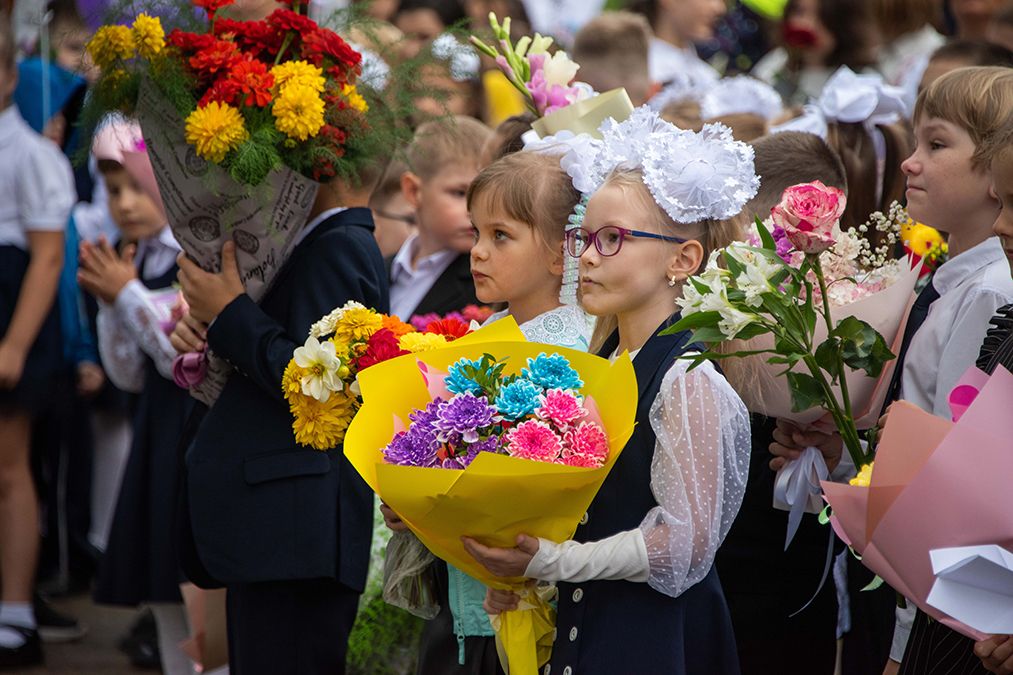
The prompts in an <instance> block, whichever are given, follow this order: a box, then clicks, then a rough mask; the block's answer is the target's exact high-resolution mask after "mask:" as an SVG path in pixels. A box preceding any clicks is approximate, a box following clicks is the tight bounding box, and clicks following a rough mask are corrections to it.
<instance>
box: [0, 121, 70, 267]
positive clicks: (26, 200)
mask: <svg viewBox="0 0 1013 675" xmlns="http://www.w3.org/2000/svg"><path fill="white" fill-rule="evenodd" d="M0 157H2V158H3V161H0V246H16V247H17V248H20V249H21V250H23V251H27V250H28V236H27V235H26V232H62V231H63V230H64V229H65V228H66V226H67V217H68V216H69V215H70V209H71V207H73V206H74V202H75V201H76V194H75V191H74V176H73V173H72V171H71V169H70V162H69V161H67V158H66V157H65V156H64V155H63V153H62V152H61V151H60V149H59V148H58V147H57V146H56V144H55V143H53V142H52V141H50V140H48V139H46V138H43V137H42V136H40V135H39V134H37V133H35V131H34V130H33V129H32V128H31V127H30V126H28V123H27V122H25V120H24V119H23V118H22V117H21V113H20V112H18V108H17V106H15V105H11V106H9V107H8V108H7V109H6V110H4V111H3V112H0Z"/></svg>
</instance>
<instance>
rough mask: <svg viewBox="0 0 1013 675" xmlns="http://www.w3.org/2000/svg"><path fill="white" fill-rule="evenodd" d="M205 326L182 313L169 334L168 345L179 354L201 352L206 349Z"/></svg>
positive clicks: (186, 313) (188, 313)
mask: <svg viewBox="0 0 1013 675" xmlns="http://www.w3.org/2000/svg"><path fill="white" fill-rule="evenodd" d="M206 341H207V326H205V325H204V324H203V323H201V322H200V321H198V320H197V319H195V318H193V317H192V316H191V315H190V312H184V313H183V315H182V316H180V317H179V321H177V322H176V325H175V326H174V327H173V329H172V333H170V334H169V343H170V344H171V345H172V348H173V349H175V350H176V351H177V352H179V353H180V354H187V353H189V352H202V351H204V348H205V347H207V342H206Z"/></svg>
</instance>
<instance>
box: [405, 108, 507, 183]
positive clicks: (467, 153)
mask: <svg viewBox="0 0 1013 675" xmlns="http://www.w3.org/2000/svg"><path fill="white" fill-rule="evenodd" d="M490 136H492V129H490V128H489V127H487V126H486V125H485V124H482V123H481V122H479V121H478V120H476V119H474V118H472V117H465V116H463V115H456V116H454V117H451V118H449V119H438V120H432V121H431V122H426V123H424V124H422V125H420V126H419V128H418V129H416V130H415V136H414V138H412V142H411V144H410V145H409V146H408V152H407V157H406V161H407V164H408V169H409V170H410V171H411V172H412V173H414V174H415V175H417V176H418V177H419V178H421V179H422V180H429V179H431V178H433V177H435V176H436V174H438V173H439V172H440V171H441V170H443V169H444V167H447V166H450V165H464V166H473V167H475V168H479V167H480V166H481V157H482V148H483V146H484V145H485V143H486V141H487V140H489V137H490Z"/></svg>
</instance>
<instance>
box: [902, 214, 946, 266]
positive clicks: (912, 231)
mask: <svg viewBox="0 0 1013 675" xmlns="http://www.w3.org/2000/svg"><path fill="white" fill-rule="evenodd" d="M900 237H901V239H902V240H903V242H904V243H905V244H906V245H907V247H908V248H909V249H911V251H912V252H913V253H914V254H915V255H917V256H919V257H922V258H923V257H925V254H926V253H928V252H929V251H930V250H932V249H933V248H934V247H936V246H941V245H943V244H945V243H946V241H945V240H944V239H943V235H941V234H940V233H939V230H937V229H935V228H932V227H929V226H928V225H922V224H921V223H916V222H914V221H913V220H908V222H907V224H906V225H902V226H901V228H900Z"/></svg>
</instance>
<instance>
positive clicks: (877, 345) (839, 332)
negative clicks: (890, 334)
mask: <svg viewBox="0 0 1013 675" xmlns="http://www.w3.org/2000/svg"><path fill="white" fill-rule="evenodd" d="M832 335H834V336H836V337H839V338H840V339H841V358H842V359H843V360H844V363H845V364H847V366H848V367H849V368H852V369H853V370H864V371H865V374H866V375H868V376H870V377H878V376H879V374H880V373H881V372H883V366H884V365H885V364H886V362H887V361H889V360H890V359H892V358H894V355H893V353H892V352H891V351H890V348H889V347H888V346H887V344H886V340H884V339H883V336H882V335H880V334H879V333H878V332H877V331H876V329H875V328H873V327H872V326H870V325H869V324H867V323H866V322H864V321H862V320H861V319H856V318H855V317H853V316H849V317H847V318H845V319H842V320H841V321H839V322H838V323H837V327H836V328H835V329H834V331H833V333H832Z"/></svg>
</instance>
